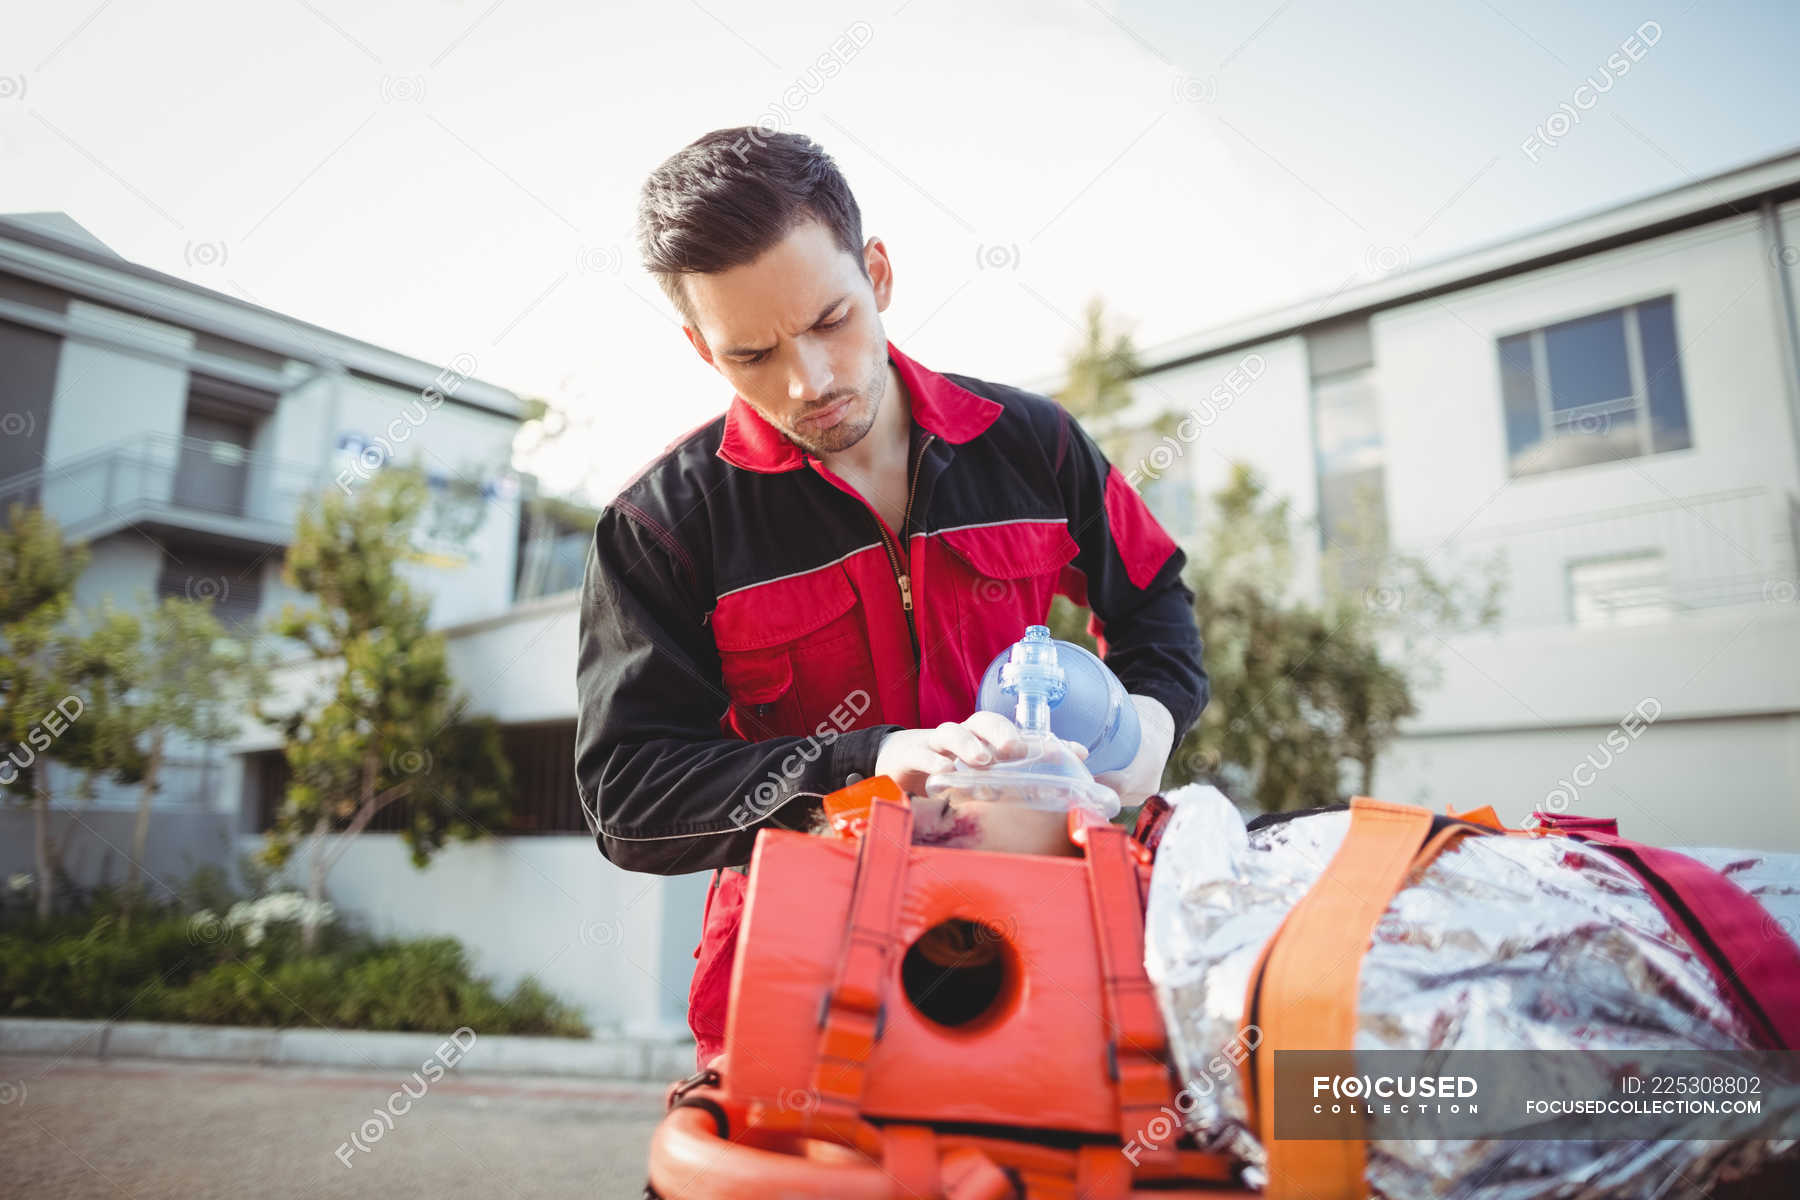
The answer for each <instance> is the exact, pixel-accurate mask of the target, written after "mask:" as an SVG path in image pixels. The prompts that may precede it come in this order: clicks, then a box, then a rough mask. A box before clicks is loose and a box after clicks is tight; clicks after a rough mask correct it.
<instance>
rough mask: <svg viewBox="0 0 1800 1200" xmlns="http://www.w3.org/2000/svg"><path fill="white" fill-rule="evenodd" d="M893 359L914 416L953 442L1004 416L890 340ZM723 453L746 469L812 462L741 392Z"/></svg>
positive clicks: (790, 466)
mask: <svg viewBox="0 0 1800 1200" xmlns="http://www.w3.org/2000/svg"><path fill="white" fill-rule="evenodd" d="M887 353H888V361H889V362H891V363H893V364H894V370H895V371H897V372H898V373H899V375H900V382H901V383H903V384H905V385H906V390H907V392H908V393H909V394H910V395H911V396H912V419H913V421H914V422H915V423H917V424H918V425H919V426H920V427H921V428H923V429H926V430H929V431H930V432H932V433H934V434H936V435H937V436H938V437H941V438H943V439H944V440H945V441H947V442H956V443H962V442H966V441H968V440H969V439H970V438H972V437H974V436H976V435H977V434H979V433H982V432H983V431H985V430H986V429H987V427H988V426H989V425H992V424H993V423H994V421H995V420H996V419H998V417H999V416H1000V413H1001V411H1002V406H1001V405H1000V404H999V403H997V402H996V401H993V400H989V399H987V398H986V397H985V396H977V395H976V394H975V393H974V392H971V391H969V390H968V389H967V388H962V387H958V386H957V385H956V384H954V383H951V382H950V381H949V380H948V379H945V378H944V377H943V376H942V375H939V374H938V373H937V372H936V371H929V370H926V369H925V368H924V367H922V366H920V365H919V364H918V363H916V362H914V361H913V360H912V359H910V358H908V357H907V356H906V355H904V354H902V353H900V351H899V350H897V349H895V348H894V343H892V342H889V343H888V344H887ZM718 455H719V457H720V458H722V459H724V460H725V461H726V462H728V463H730V464H731V465H732V466H734V467H741V468H743V469H744V470H746V471H763V472H776V471H791V470H793V469H794V468H795V467H803V466H805V465H806V459H807V455H806V452H805V451H803V450H802V449H800V447H798V446H796V445H795V444H794V443H793V442H791V441H789V440H788V437H787V435H786V434H784V433H782V432H781V431H780V430H779V429H777V428H775V427H774V426H773V425H771V424H769V423H768V422H767V421H765V420H763V418H762V416H761V414H759V413H758V412H757V411H756V410H755V409H754V408H751V407H750V405H749V403H748V402H747V401H746V400H745V399H744V398H743V397H742V396H739V395H735V394H734V395H733V396H732V397H731V407H730V408H729V409H728V410H726V413H725V436H724V437H723V438H721V439H720V441H719V450H718Z"/></svg>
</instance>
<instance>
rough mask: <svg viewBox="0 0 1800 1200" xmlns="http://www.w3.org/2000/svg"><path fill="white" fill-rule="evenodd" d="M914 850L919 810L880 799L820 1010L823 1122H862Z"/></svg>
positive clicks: (817, 1072)
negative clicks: (866, 1073) (867, 1074)
mask: <svg viewBox="0 0 1800 1200" xmlns="http://www.w3.org/2000/svg"><path fill="white" fill-rule="evenodd" d="M911 848H912V807H911V805H909V804H907V803H906V802H905V801H904V800H902V801H901V802H900V803H895V802H893V801H891V800H887V799H884V798H881V797H879V796H876V797H874V798H872V802H871V804H870V807H869V818H868V830H867V832H866V833H864V835H863V838H862V844H861V846H860V847H859V848H858V850H857V856H856V879H855V882H854V883H852V885H851V888H850V911H849V915H848V918H847V920H846V921H845V925H844V941H843V950H842V951H841V953H840V957H839V958H838V965H837V974H836V977H835V979H834V980H833V982H832V985H831V990H830V991H829V992H827V993H826V994H825V995H824V996H823V997H822V998H821V999H822V1003H821V1004H820V1007H819V1018H818V1019H819V1055H818V1059H817V1060H816V1062H815V1063H814V1066H813V1077H812V1090H813V1094H814V1096H815V1097H816V1098H817V1101H818V1111H817V1112H815V1113H813V1114H812V1116H813V1118H814V1119H815V1120H817V1121H821V1122H824V1121H831V1120H850V1121H853V1122H854V1121H859V1120H860V1109H861V1105H862V1091H863V1068H864V1065H865V1064H866V1063H867V1061H868V1058H869V1052H870V1050H872V1049H873V1048H874V1046H875V1043H876V1042H877V1041H878V1040H879V1039H880V1037H881V1033H882V1025H883V1023H884V1022H885V1019H886V1004H887V995H886V993H887V981H888V977H889V975H890V974H892V971H891V970H890V965H891V964H890V959H891V958H892V956H893V955H894V953H895V950H896V947H897V941H898V939H897V938H896V936H895V932H894V926H895V922H896V920H897V918H898V916H899V913H900V898H901V896H902V894H903V893H904V892H905V883H906V863H907V855H908V852H909V851H910V850H911Z"/></svg>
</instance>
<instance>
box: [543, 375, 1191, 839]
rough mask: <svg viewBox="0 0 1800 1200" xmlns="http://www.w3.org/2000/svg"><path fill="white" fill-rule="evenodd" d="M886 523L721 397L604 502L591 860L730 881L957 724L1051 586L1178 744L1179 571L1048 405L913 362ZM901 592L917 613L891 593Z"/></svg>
mask: <svg viewBox="0 0 1800 1200" xmlns="http://www.w3.org/2000/svg"><path fill="white" fill-rule="evenodd" d="M888 356H889V359H890V360H891V361H892V363H893V364H894V367H895V369H896V370H897V371H898V373H899V375H900V378H901V380H902V381H903V382H904V383H905V385H906V389H907V391H908V393H909V394H910V396H911V398H912V418H913V437H912V451H913V457H912V459H911V462H912V467H911V470H910V472H909V474H910V477H911V478H912V480H913V483H912V491H911V499H910V503H909V508H908V511H907V519H906V521H905V528H904V529H902V530H891V529H889V528H888V527H887V525H886V523H885V522H884V521H883V520H882V519H881V518H880V517H879V516H878V515H877V514H876V512H875V510H874V509H873V508H871V507H870V506H869V505H868V504H867V503H866V502H865V501H864V500H863V499H862V498H861V496H860V495H859V494H858V493H857V492H856V491H855V490H854V489H853V488H851V487H850V485H849V484H847V483H846V482H844V481H843V480H842V479H840V478H838V477H837V476H836V475H834V474H833V473H832V472H831V471H830V470H829V469H828V468H827V467H826V466H825V465H824V464H823V463H822V462H820V460H819V459H818V458H816V457H814V456H813V455H812V454H810V453H807V452H805V451H803V450H801V449H800V448H799V447H798V446H796V445H794V443H792V442H790V441H789V440H788V439H787V438H786V437H785V436H783V435H782V434H781V433H780V432H779V431H778V430H777V429H775V428H774V427H773V426H771V425H770V424H769V423H768V422H766V421H764V420H763V419H762V418H761V417H760V416H758V415H757V414H756V412H755V411H754V410H753V409H751V408H750V407H749V405H748V404H746V403H745V402H744V400H743V399H742V398H741V397H736V396H734V397H733V398H732V401H731V406H730V408H729V410H728V411H727V412H726V413H725V414H724V415H722V416H720V417H718V418H715V419H714V420H712V421H710V422H708V423H707V424H706V425H704V426H701V427H700V428H699V429H696V430H694V431H692V432H690V433H688V434H686V435H684V436H683V437H682V438H680V439H678V440H677V441H676V442H674V443H673V444H672V445H670V446H669V447H668V448H667V449H666V450H665V451H664V452H663V454H662V455H661V456H660V457H659V458H657V459H656V460H655V461H654V462H652V463H650V464H649V465H648V466H647V467H645V468H644V470H643V471H641V472H640V473H639V474H638V475H637V476H636V477H635V478H633V479H632V481H631V482H629V483H628V484H626V485H625V487H624V488H623V489H622V490H621V491H620V493H619V494H618V495H617V496H616V497H615V498H614V499H613V500H612V501H611V502H610V503H609V504H608V505H607V506H606V507H605V509H604V510H602V512H601V514H600V517H599V519H598V521H597V522H596V525H595V530H594V544H593V548H592V553H591V554H590V555H589V556H588V561H587V569H586V578H585V581H584V584H583V588H582V597H581V616H580V645H579V652H578V658H577V662H576V682H577V688H578V705H579V707H578V712H577V717H576V730H575V779H576V786H577V788H578V790H579V792H580V795H581V799H582V803H583V805H584V807H585V808H586V810H587V812H588V816H589V819H590V821H591V822H592V823H593V825H594V828H595V834H596V837H597V839H598V841H599V845H600V849H601V851H602V853H604V854H605V855H606V857H607V858H609V859H610V860H612V861H613V862H615V863H617V864H618V865H620V866H622V867H625V868H627V869H629V870H634V871H649V872H654V873H657V874H678V873H685V872H691V871H701V870H706V869H709V868H715V867H725V866H741V865H742V864H745V863H748V862H749V859H750V850H751V846H752V844H753V843H754V841H755V838H756V833H757V830H758V829H759V828H761V827H762V826H764V825H773V826H779V827H783V828H804V827H805V826H806V824H807V823H808V822H809V820H810V818H811V816H812V813H813V811H814V810H816V809H817V808H818V806H819V804H820V799H821V797H822V796H823V795H824V794H825V793H827V792H831V791H834V790H836V789H838V788H840V787H843V786H845V785H846V784H847V783H850V782H854V781H856V780H857V779H860V778H863V777H864V776H867V775H869V774H871V773H872V772H873V769H874V764H875V752H876V748H877V746H878V744H879V743H880V740H881V739H882V738H883V737H884V736H885V735H887V734H888V733H891V732H893V731H894V730H896V729H901V728H919V727H930V726H935V725H937V724H939V723H940V722H944V721H961V720H964V719H966V718H967V717H968V716H969V715H970V714H971V713H972V712H974V711H975V698H976V690H977V687H978V685H979V683H980V679H981V674H982V672H983V670H984V669H985V668H986V666H987V664H988V662H989V661H990V660H992V658H993V657H994V656H995V655H996V654H998V653H999V652H1000V651H1001V650H1002V649H1004V648H1005V647H1006V646H1008V645H1010V644H1011V643H1012V642H1014V641H1016V640H1018V638H1019V637H1020V636H1021V635H1022V634H1023V633H1024V631H1025V627H1026V626H1027V625H1031V624H1039V623H1042V622H1043V621H1044V619H1045V617H1046V615H1047V613H1048V611H1049V607H1050V601H1051V597H1052V595H1053V594H1055V593H1061V594H1063V595H1066V596H1068V597H1070V598H1071V599H1073V600H1074V601H1076V602H1077V603H1080V604H1085V605H1087V606H1089V607H1090V608H1091V609H1092V610H1093V613H1094V623H1093V625H1092V626H1091V628H1093V630H1094V632H1096V633H1097V634H1099V636H1100V638H1101V644H1102V652H1103V655H1104V657H1105V658H1106V661H1107V664H1108V665H1109V666H1110V667H1111V668H1112V669H1113V671H1114V672H1116V673H1117V675H1118V676H1119V678H1120V680H1121V681H1123V683H1124V684H1125V686H1126V689H1127V690H1128V691H1132V692H1137V693H1141V694H1143V695H1147V696H1152V697H1155V698H1156V699H1157V700H1160V701H1161V702H1162V703H1163V704H1164V705H1165V706H1166V707H1167V708H1168V710H1169V712H1170V713H1171V714H1172V715H1173V717H1174V719H1175V736H1176V739H1177V741H1179V740H1180V737H1181V735H1182V733H1183V732H1185V731H1186V730H1187V729H1188V728H1189V727H1190V726H1191V725H1192V724H1193V723H1194V722H1195V720H1197V719H1198V718H1199V715H1200V710H1201V708H1202V707H1204V706H1205V704H1206V698H1207V680H1206V673H1205V671H1204V669H1203V668H1202V667H1201V661H1200V651H1201V647H1200V637H1199V631H1198V628H1197V626H1196V624H1195V620H1194V613H1193V594H1192V592H1190V591H1189V590H1188V588H1187V587H1186V586H1185V585H1184V584H1183V583H1182V581H1181V570H1182V568H1183V566H1184V564H1185V562H1186V558H1185V556H1184V554H1183V553H1182V551H1181V550H1180V548H1179V547H1177V546H1176V544H1175V542H1174V541H1173V540H1172V539H1171V538H1170V537H1169V535H1168V534H1167V533H1166V532H1164V530H1163V528H1162V527H1161V526H1160V525H1159V524H1158V523H1157V521H1156V519H1155V518H1154V517H1153V516H1152V515H1151V513H1150V511H1149V509H1148V508H1146V507H1145V505H1144V503H1143V501H1142V500H1141V499H1140V498H1139V497H1138V494H1137V492H1136V491H1135V490H1134V489H1133V488H1132V487H1131V485H1130V484H1128V483H1127V482H1126V481H1125V479H1124V477H1123V476H1122V475H1121V474H1120V473H1119V472H1118V471H1116V470H1114V469H1113V467H1112V465H1111V464H1110V463H1108V462H1107V460H1106V458H1105V457H1104V456H1103V455H1102V454H1101V452H1100V450H1099V449H1098V447H1096V446H1095V444H1094V442H1093V440H1092V439H1091V438H1090V437H1089V436H1088V435H1087V433H1086V432H1085V431H1084V430H1083V429H1082V428H1081V426H1080V425H1079V424H1078V423H1076V422H1075V421H1074V420H1073V419H1071V418H1070V417H1069V415H1068V413H1067V411H1066V410H1065V409H1063V407H1062V406H1061V405H1059V404H1057V403H1056V402H1055V401H1053V400H1049V399H1046V398H1045V397H1042V396H1037V395H1033V394H1031V393H1029V392H1024V391H1020V390H1019V389H1017V388H1011V387H1007V386H1004V385H1001V384H995V383H988V382H985V381H983V380H979V379H972V378H968V377H965V376H960V375H940V374H937V373H934V372H932V371H928V370H926V369H925V368H924V367H921V366H919V365H918V364H917V363H915V362H913V361H912V360H911V359H910V358H907V357H906V356H905V355H903V354H901V353H900V352H899V351H898V350H896V349H895V348H894V346H893V344H892V343H891V342H890V343H889V344H888ZM909 601H910V607H909V605H908V602H909Z"/></svg>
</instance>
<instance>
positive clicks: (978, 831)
mask: <svg viewBox="0 0 1800 1200" xmlns="http://www.w3.org/2000/svg"><path fill="white" fill-rule="evenodd" d="M912 808H913V845H915V846H941V847H948V848H953V849H958V850H997V851H1003V852H1005V853H1009V854H1061V855H1078V854H1080V853H1081V848H1080V847H1079V846H1076V845H1075V844H1074V843H1072V842H1070V841H1069V814H1068V813H1067V812H1048V811H1045V810H1044V809H1040V808H1026V807H1025V806H1024V805H1022V804H1008V803H1006V802H1004V801H998V800H964V801H960V802H952V801H948V800H932V799H929V798H927V797H924V796H914V797H912Z"/></svg>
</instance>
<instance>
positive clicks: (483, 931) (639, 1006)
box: [242, 834, 708, 1036]
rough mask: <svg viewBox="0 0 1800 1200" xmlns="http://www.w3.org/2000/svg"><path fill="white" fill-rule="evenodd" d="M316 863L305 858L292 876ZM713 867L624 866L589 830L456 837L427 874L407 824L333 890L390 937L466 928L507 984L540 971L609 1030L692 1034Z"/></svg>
mask: <svg viewBox="0 0 1800 1200" xmlns="http://www.w3.org/2000/svg"><path fill="white" fill-rule="evenodd" d="M335 842H336V839H333V844H335ZM242 845H243V849H244V850H245V851H246V852H249V851H253V850H254V849H255V848H256V847H257V846H258V845H260V842H259V840H258V839H255V838H245V839H243V843H242ZM305 870H306V867H305V855H304V854H300V855H297V856H296V857H295V859H294V860H293V862H292V863H290V867H289V877H290V878H291V879H292V880H304V879H305V878H306V874H305ZM707 878H708V877H707V876H706V875H705V874H700V875H684V876H674V877H663V876H653V875H638V874H633V873H631V872H628V871H623V870H620V869H619V868H618V867H615V866H614V865H613V864H612V863H610V862H608V861H607V860H606V859H605V858H604V857H602V855H601V854H600V851H599V849H598V848H597V847H596V846H595V845H594V842H593V840H592V839H590V838H586V837H529V838H527V837H519V838H490V839H486V840H484V841H480V842H473V843H453V844H451V845H450V846H447V847H446V848H445V849H444V850H443V851H441V852H440V853H439V854H438V856H437V857H436V858H435V859H434V860H433V861H432V863H431V865H430V866H428V867H426V868H425V869H424V870H422V871H421V870H417V869H415V868H414V867H413V865H412V862H411V860H410V859H409V858H408V856H407V850H406V846H405V843H404V842H402V841H401V839H400V837H399V835H398V834H364V835H362V836H361V837H359V838H358V839H357V840H356V842H355V843H354V844H353V845H352V846H351V847H350V848H349V850H348V851H347V852H346V853H345V854H344V857H343V858H342V859H340V860H339V861H338V863H337V865H336V866H335V867H334V868H333V869H332V872H331V875H330V876H329V878H328V880H327V883H326V892H327V896H328V898H329V899H330V900H331V902H332V904H334V905H336V906H337V907H338V908H339V909H340V911H342V912H343V913H344V914H346V915H348V916H349V917H350V918H351V919H352V920H353V921H354V922H355V923H356V924H357V925H359V926H360V927H361V928H363V929H365V930H367V931H368V932H370V933H373V934H376V935H378V936H383V937H426V936H438V935H443V936H450V937H455V938H457V939H458V940H460V941H461V942H462V943H463V945H464V946H465V947H467V948H468V950H469V953H470V956H471V958H472V961H473V963H474V966H475V969H476V970H477V971H478V972H479V973H481V974H484V975H488V976H490V977H491V978H493V979H495V980H496V982H497V983H498V984H499V985H500V987H501V988H502V989H504V990H510V989H511V988H512V987H513V986H514V985H515V984H517V983H518V981H519V980H520V979H521V978H523V977H524V976H526V975H531V976H534V977H536V979H537V980H538V982H540V983H542V984H543V985H544V986H545V987H546V988H548V989H549V990H550V991H551V992H552V993H554V994H555V995H556V996H558V997H559V998H560V999H563V1000H565V1001H567V1002H569V1003H571V1004H574V1005H576V1006H577V1007H579V1008H580V1009H581V1010H582V1012H583V1013H584V1014H585V1015H586V1017H587V1019H588V1022H589V1023H590V1024H591V1025H592V1026H593V1027H594V1029H595V1031H596V1032H597V1033H604V1032H606V1031H623V1032H626V1033H632V1034H642V1035H647V1036H685V1035H686V1033H687V1023H686V1013H687V989H688V983H689V981H690V980H691V978H692V977H693V967H694V960H693V958H692V956H691V954H692V951H693V948H694V946H695V945H697V944H698V942H699V938H700V914H701V906H702V905H703V904H704V903H705V896H706V884H707Z"/></svg>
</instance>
